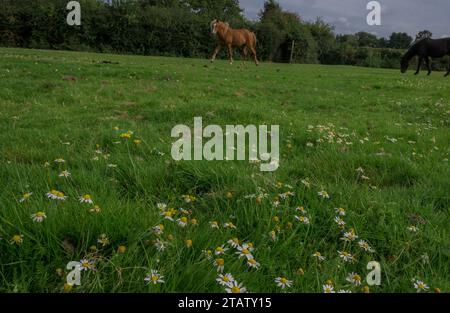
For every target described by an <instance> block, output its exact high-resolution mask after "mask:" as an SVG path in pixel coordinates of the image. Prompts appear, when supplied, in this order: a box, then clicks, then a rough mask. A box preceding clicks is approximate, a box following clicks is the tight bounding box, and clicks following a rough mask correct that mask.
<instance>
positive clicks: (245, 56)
mask: <svg viewBox="0 0 450 313" xmlns="http://www.w3.org/2000/svg"><path fill="white" fill-rule="evenodd" d="M247 58H248V50H247V46H244V48H243V49H242V63H243V64H244V66H245V65H246V64H245V62H247Z"/></svg>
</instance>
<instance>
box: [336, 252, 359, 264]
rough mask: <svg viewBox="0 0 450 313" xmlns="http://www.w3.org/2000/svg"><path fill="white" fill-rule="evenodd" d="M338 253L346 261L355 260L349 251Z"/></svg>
mask: <svg viewBox="0 0 450 313" xmlns="http://www.w3.org/2000/svg"><path fill="white" fill-rule="evenodd" d="M338 253H339V257H340V258H341V259H343V260H344V261H345V262H350V263H352V262H354V261H355V258H354V257H353V255H352V254H351V253H349V252H347V251H338Z"/></svg>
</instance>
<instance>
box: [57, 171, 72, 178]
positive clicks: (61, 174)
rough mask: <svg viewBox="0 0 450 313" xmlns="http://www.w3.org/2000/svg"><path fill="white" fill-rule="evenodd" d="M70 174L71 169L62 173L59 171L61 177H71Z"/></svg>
mask: <svg viewBox="0 0 450 313" xmlns="http://www.w3.org/2000/svg"><path fill="white" fill-rule="evenodd" d="M70 175H72V174H71V173H70V172H69V171H65V170H64V171H62V172H61V173H59V175H58V176H59V177H65V178H68V177H70Z"/></svg>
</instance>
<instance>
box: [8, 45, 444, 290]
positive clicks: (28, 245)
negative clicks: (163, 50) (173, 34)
mask: <svg viewBox="0 0 450 313" xmlns="http://www.w3.org/2000/svg"><path fill="white" fill-rule="evenodd" d="M442 75H443V74H442V73H433V75H432V76H431V77H427V76H425V75H424V74H423V76H422V75H421V76H413V75H412V73H411V71H410V72H409V73H408V74H407V75H404V76H402V75H401V74H400V73H399V72H398V71H392V70H382V69H368V68H355V67H344V66H319V65H283V64H262V65H261V66H260V67H255V66H254V65H253V64H250V63H249V64H248V67H247V68H245V69H242V68H241V67H240V66H239V64H238V63H236V64H234V65H233V66H229V65H228V63H226V62H224V61H218V62H217V63H215V64H214V65H211V64H210V63H209V62H207V61H206V60H195V59H178V58H159V57H136V56H118V55H102V54H89V53H74V52H49V51H37V50H35V51H33V50H19V49H0V105H1V110H0V181H1V192H0V237H1V238H2V239H1V240H0V251H1V253H0V291H1V292H64V291H66V292H68V291H71V292H225V288H226V287H224V286H221V285H220V284H219V283H218V282H217V281H216V278H217V277H218V270H220V268H218V265H217V264H215V263H219V264H220V263H221V262H222V261H223V262H224V271H223V273H224V274H225V273H230V274H232V275H233V277H234V279H235V280H236V281H237V282H238V283H242V286H245V288H246V289H247V291H249V292H286V291H288V292H323V285H326V284H329V285H331V286H332V287H333V288H334V291H336V292H337V291H339V290H346V291H348V290H350V291H353V292H364V291H365V292H367V291H370V292H416V289H415V287H414V282H415V281H417V280H421V281H423V282H424V283H425V284H426V285H427V287H428V290H423V291H427V292H434V291H435V289H436V288H439V289H440V290H441V291H443V292H446V291H449V290H450V273H449V266H448V265H449V261H450V240H449V217H450V216H449V208H450V194H449V191H450V170H449V162H448V159H449V152H450V147H449V142H450V120H449V117H450V88H449V86H450V79H444V78H443V77H442ZM195 116H202V117H203V124H204V125H206V124H219V125H226V124H243V125H247V124H256V125H260V124H267V125H273V124H278V125H280V149H281V157H280V168H279V169H278V171H276V172H273V173H263V172H260V171H259V166H257V165H255V164H251V163H250V162H246V161H233V162H226V161H223V162H207V161H196V162H188V161H180V162H175V161H173V160H172V157H171V154H170V151H171V143H172V141H174V140H173V139H172V138H171V137H170V132H171V129H172V127H174V126H175V125H176V124H180V123H181V124H187V125H190V126H192V125H193V119H194V117H195ZM131 132H132V133H131ZM64 171H67V172H64ZM69 173H70V175H69ZM51 190H57V191H60V192H62V193H64V195H65V196H66V197H67V198H66V200H64V201H62V200H54V199H50V198H49V197H48V196H47V195H46V194H47V193H49V192H50V191H51ZM27 193H32V194H31V195H29V194H27ZM54 194H55V196H58V195H59V196H62V195H61V194H57V193H55V192H54ZM84 195H90V196H91V199H92V201H93V203H92V204H91V203H81V202H80V197H82V196H84ZM327 195H328V197H327ZM86 202H88V197H86ZM158 203H164V204H166V205H167V207H166V208H164V206H162V205H159V207H158ZM300 207H303V208H304V210H305V211H304V212H302V211H301V209H299V208H300ZM171 208H173V209H174V210H171ZM335 208H343V209H344V210H345V216H343V215H342V214H343V212H344V211H343V210H340V211H339V210H335ZM37 212H43V213H45V216H46V218H45V219H44V220H43V221H42V222H38V221H34V219H33V218H32V214H36V213H37ZM161 212H162V213H164V212H165V214H166V216H168V217H172V219H173V221H171V220H169V219H167V218H164V216H163V215H161ZM339 214H341V215H342V216H341V217H340V219H341V220H337V221H338V222H340V221H343V222H345V225H343V226H342V225H341V226H339V225H338V223H337V222H336V220H335V218H336V217H337V216H339ZM41 215H42V214H41ZM39 216H40V215H39V214H38V216H37V217H36V216H34V217H36V218H38V217H39ZM295 216H297V217H299V218H300V217H302V216H303V217H307V219H308V220H309V223H307V221H308V220H305V219H304V218H301V220H298V219H296V218H295ZM185 221H187V225H186V226H185V227H182V225H180V224H183V222H185ZM214 222H217V227H213V226H214V225H215V223H214ZM158 225H163V227H156V228H155V226H158ZM344 233H347V239H348V241H345V240H342V239H341V238H345V237H343V235H344ZM356 236H358V238H356ZM233 238H237V239H238V240H239V246H240V247H241V250H245V248H247V250H250V251H249V254H251V255H252V256H253V257H254V260H256V262H258V263H259V264H258V263H254V262H253V264H251V265H255V266H258V265H259V267H258V268H252V267H250V266H249V264H247V261H246V259H247V258H246V257H243V258H240V257H239V255H238V254H237V253H236V252H239V250H238V249H237V248H236V247H233V245H231V244H230V243H228V241H229V240H230V239H233ZM360 240H364V242H360ZM249 243H251V244H250V246H248V244H249ZM365 244H367V245H369V246H370V248H369V247H368V246H367V245H365ZM222 245H224V248H225V249H224V250H225V251H224V253H223V254H221V249H216V248H217V247H221V246H222ZM251 247H253V250H252V248H251ZM227 248H228V250H227ZM243 248H244V249H243ZM208 250H210V251H209V252H208ZM366 250H370V251H366ZM216 251H217V253H218V255H216ZM338 251H340V252H348V253H350V254H351V256H352V259H348V258H346V259H347V261H346V260H345V259H344V258H343V257H342V255H340V254H339V253H338ZM316 252H320V254H321V255H322V256H324V257H325V259H324V260H319V259H318V258H317V255H318V254H316V256H313V254H315V253H316ZM245 253H247V252H246V251H244V254H245ZM249 254H247V256H248V255H249ZM347 257H349V255H347ZM249 258H250V259H251V257H249ZM81 259H86V260H88V261H89V262H90V268H89V269H86V270H85V271H82V274H81V283H82V284H81V286H73V287H71V286H69V285H65V281H66V275H67V273H68V272H69V271H68V270H67V269H66V264H67V263H69V262H70V261H80V260H81ZM217 259H221V260H217ZM369 261H377V262H379V263H380V265H381V285H380V286H370V287H368V286H366V285H367V283H366V279H365V277H366V276H367V274H368V273H369V270H367V269H366V266H367V263H368V262H369ZM151 270H156V271H158V273H159V274H160V275H163V276H164V277H163V278H162V280H163V281H164V283H156V284H153V283H150V284H148V283H147V282H146V281H145V280H144V279H145V278H146V276H147V275H148V274H150V273H151ZM219 273H220V271H219ZM349 273H357V274H358V275H359V276H360V277H361V280H362V281H361V284H360V285H358V281H351V279H349V280H350V281H349V280H347V278H349ZM155 277H156V276H155ZM277 277H281V278H286V279H288V280H290V281H292V284H290V285H291V287H286V288H284V289H283V288H281V287H279V286H277V283H276V282H275V279H276V278H277ZM156 278H158V277H156ZM354 278H355V277H354ZM356 278H357V277H356ZM357 280H358V279H357ZM282 281H284V280H282ZM234 290H235V291H237V289H234Z"/></svg>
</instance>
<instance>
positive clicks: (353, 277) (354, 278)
mask: <svg viewBox="0 0 450 313" xmlns="http://www.w3.org/2000/svg"><path fill="white" fill-rule="evenodd" d="M346 280H347V281H348V282H349V283H352V284H353V285H355V286H361V276H359V275H358V274H357V273H350V274H348V276H347V278H346Z"/></svg>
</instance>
